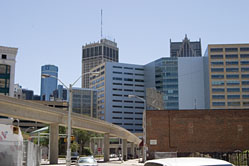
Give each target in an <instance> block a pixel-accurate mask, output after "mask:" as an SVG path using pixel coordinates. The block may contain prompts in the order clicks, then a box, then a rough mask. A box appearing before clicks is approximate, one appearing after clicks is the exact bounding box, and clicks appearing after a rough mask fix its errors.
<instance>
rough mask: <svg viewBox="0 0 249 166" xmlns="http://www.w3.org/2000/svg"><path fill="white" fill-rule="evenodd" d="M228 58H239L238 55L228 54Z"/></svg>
mask: <svg viewBox="0 0 249 166" xmlns="http://www.w3.org/2000/svg"><path fill="white" fill-rule="evenodd" d="M226 58H238V55H237V54H227V55H226Z"/></svg>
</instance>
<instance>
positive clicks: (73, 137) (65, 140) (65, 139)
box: [64, 136, 75, 143]
mask: <svg viewBox="0 0 249 166" xmlns="http://www.w3.org/2000/svg"><path fill="white" fill-rule="evenodd" d="M70 140H71V143H73V141H74V140H75V136H71V139H70ZM64 142H67V138H64Z"/></svg>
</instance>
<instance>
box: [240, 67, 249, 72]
mask: <svg viewBox="0 0 249 166" xmlns="http://www.w3.org/2000/svg"><path fill="white" fill-rule="evenodd" d="M248 71H249V68H248V67H242V68H241V72H248Z"/></svg>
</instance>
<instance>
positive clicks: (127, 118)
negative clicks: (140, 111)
mask: <svg viewBox="0 0 249 166" xmlns="http://www.w3.org/2000/svg"><path fill="white" fill-rule="evenodd" d="M124 119H125V120H133V118H129V117H125V118H124Z"/></svg>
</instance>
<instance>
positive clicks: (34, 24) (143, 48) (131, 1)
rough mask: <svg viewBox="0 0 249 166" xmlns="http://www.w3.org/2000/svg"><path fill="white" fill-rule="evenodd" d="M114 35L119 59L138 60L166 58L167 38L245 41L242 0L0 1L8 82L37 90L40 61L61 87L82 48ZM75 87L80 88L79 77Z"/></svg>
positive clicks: (71, 76) (247, 26) (248, 30)
mask: <svg viewBox="0 0 249 166" xmlns="http://www.w3.org/2000/svg"><path fill="white" fill-rule="evenodd" d="M101 9H102V10H103V37H105V38H107V39H110V40H115V41H116V42H117V44H118V47H119V62H121V63H130V64H140V65H145V64H147V63H150V62H152V61H154V60H157V59H159V58H162V57H169V56H170V39H171V41H172V42H180V41H182V40H183V38H184V36H185V34H187V36H188V38H189V39H190V40H191V41H198V40H199V39H200V38H201V44H202V54H204V52H205V49H206V48H207V45H208V44H230V43H249V1H248V0H236V1H235V0H0V11H1V14H0V46H8V47H16V48H18V54H17V58H16V70H15V83H18V84H19V85H21V86H22V87H23V88H25V89H29V90H34V92H35V94H38V95H39V94H40V86H41V66H42V65H45V64H53V65H56V66H58V68H59V74H58V75H59V79H60V80H62V81H63V82H64V83H65V84H66V85H68V84H70V83H73V82H74V81H75V80H76V79H77V78H78V77H79V76H80V75H81V59H82V46H83V45H85V44H86V43H88V44H89V43H93V42H97V41H99V40H100V38H101V26H100V25H101V24H100V23H101ZM75 86H76V87H80V86H81V81H79V82H78V83H77V84H76V85H75Z"/></svg>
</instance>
